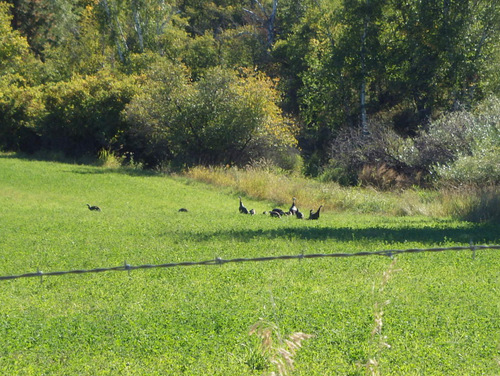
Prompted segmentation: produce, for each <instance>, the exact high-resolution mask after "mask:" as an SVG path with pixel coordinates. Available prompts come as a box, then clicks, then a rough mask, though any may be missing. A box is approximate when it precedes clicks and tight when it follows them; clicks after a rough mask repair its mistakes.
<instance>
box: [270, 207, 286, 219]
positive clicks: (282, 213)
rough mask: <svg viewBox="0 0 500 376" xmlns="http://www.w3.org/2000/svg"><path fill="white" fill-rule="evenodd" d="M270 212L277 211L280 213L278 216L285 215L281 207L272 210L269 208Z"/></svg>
mask: <svg viewBox="0 0 500 376" xmlns="http://www.w3.org/2000/svg"><path fill="white" fill-rule="evenodd" d="M272 212H275V213H278V214H279V215H280V217H282V216H284V215H285V212H284V211H283V210H281V209H278V208H274V209H273V210H271V213H272Z"/></svg>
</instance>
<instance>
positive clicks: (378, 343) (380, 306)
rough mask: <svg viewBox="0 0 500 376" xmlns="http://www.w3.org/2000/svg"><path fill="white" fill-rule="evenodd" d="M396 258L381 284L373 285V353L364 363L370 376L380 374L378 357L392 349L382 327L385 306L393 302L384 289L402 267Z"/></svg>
mask: <svg viewBox="0 0 500 376" xmlns="http://www.w3.org/2000/svg"><path fill="white" fill-rule="evenodd" d="M395 267H396V259H394V260H393V261H392V262H391V264H390V265H389V267H388V268H387V270H386V271H384V274H383V275H382V280H381V281H380V283H379V285H378V286H377V285H376V284H374V285H373V297H374V304H373V318H374V325H373V329H372V331H371V333H370V334H371V336H370V348H371V349H372V350H371V351H372V355H371V357H370V359H368V361H367V362H366V363H365V364H364V365H363V366H364V367H365V368H366V371H367V373H368V374H369V375H370V376H376V375H380V369H379V362H378V360H377V358H378V357H379V355H380V352H381V351H383V350H384V349H390V348H391V345H390V344H389V343H388V342H387V336H385V335H383V333H382V327H383V325H384V320H383V317H384V307H386V306H387V305H389V304H390V303H391V301H390V300H388V299H384V296H383V294H384V290H385V287H386V285H387V283H388V282H389V280H390V279H391V278H392V276H393V275H394V273H397V272H399V271H400V270H401V269H396V268H395Z"/></svg>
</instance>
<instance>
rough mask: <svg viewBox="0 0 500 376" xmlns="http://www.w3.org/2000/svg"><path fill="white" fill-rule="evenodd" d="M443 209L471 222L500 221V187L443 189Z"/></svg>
mask: <svg viewBox="0 0 500 376" xmlns="http://www.w3.org/2000/svg"><path fill="white" fill-rule="evenodd" d="M442 202H443V209H444V211H445V212H446V213H449V215H451V216H453V217H455V218H458V219H462V220H466V221H471V222H485V221H494V222H500V188H499V187H495V186H490V187H460V188H455V189H446V190H443V199H442Z"/></svg>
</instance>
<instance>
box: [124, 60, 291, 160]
mask: <svg viewBox="0 0 500 376" xmlns="http://www.w3.org/2000/svg"><path fill="white" fill-rule="evenodd" d="M173 72H176V73H175V74H174V73H173ZM277 100H278V95H277V92H276V91H275V90H274V89H273V88H272V82H271V81H270V80H269V79H268V78H266V77H265V76H263V75H261V74H255V73H254V72H252V73H249V72H247V71H243V72H239V73H237V72H234V71H232V70H225V69H221V68H213V69H208V70H206V71H205V72H204V74H203V75H202V76H201V78H200V79H199V81H196V82H191V81H190V80H189V78H188V75H187V71H186V70H183V68H182V67H180V66H174V65H173V64H170V63H165V64H163V65H157V66H155V67H153V68H152V70H151V72H150V74H149V77H148V84H147V87H146V89H145V90H144V92H142V93H141V94H140V95H138V96H136V97H135V98H134V100H133V101H132V102H131V103H130V105H128V106H127V108H126V111H125V118H126V121H127V123H128V125H129V131H128V132H127V133H129V134H130V136H131V137H128V139H127V140H128V141H131V142H134V140H137V138H138V137H141V138H142V142H141V145H143V146H142V147H141V145H133V149H134V153H135V155H136V157H139V158H142V159H144V160H145V161H146V159H147V162H146V163H147V164H148V165H152V164H158V163H160V162H161V161H165V159H167V160H172V161H173V162H174V164H177V165H196V164H203V165H219V164H220V165H226V164H236V165H244V164H246V163H248V162H249V161H251V160H253V159H259V158H261V157H271V158H275V157H276V160H279V158H282V161H281V162H283V164H286V161H285V159H286V155H287V146H289V147H293V146H295V144H296V140H295V138H294V136H293V122H290V121H287V120H286V119H285V118H284V117H283V116H282V115H281V112H280V110H279V108H278V106H277V105H276V102H277ZM124 136H125V137H127V134H126V135H124ZM125 144H127V145H129V146H131V145H130V144H129V143H128V142H125ZM144 145H147V147H146V148H144ZM292 164H293V163H292Z"/></svg>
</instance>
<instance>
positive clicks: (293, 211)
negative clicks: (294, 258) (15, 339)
mask: <svg viewBox="0 0 500 376" xmlns="http://www.w3.org/2000/svg"><path fill="white" fill-rule="evenodd" d="M239 199H240V208H239V210H240V213H242V214H250V215H254V214H255V210H254V209H250V210H248V209H247V208H246V207H245V205H243V202H242V201H241V196H240V197H239ZM292 200H293V201H292V206H290V209H288V211H287V212H285V211H284V210H282V209H278V208H275V209H273V210H271V211H265V212H264V213H262V214H269V215H270V216H271V217H275V218H281V217H283V216H285V215H292V216H295V217H296V218H297V219H304V214H303V213H302V212H301V211H300V210H299V209H298V208H297V205H295V201H296V200H297V199H296V198H295V197H293V198H292ZM87 206H88V208H89V210H90V211H101V208H100V207H99V206H95V205H90V204H87ZM322 207H323V205H320V207H319V208H318V210H317V211H316V212H313V211H312V209H311V210H310V211H309V218H308V219H319V212H320V211H321V208H322ZM187 211H188V210H187V209H185V208H180V209H179V212H187Z"/></svg>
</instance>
